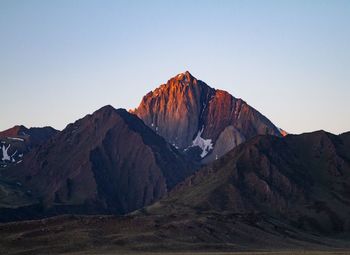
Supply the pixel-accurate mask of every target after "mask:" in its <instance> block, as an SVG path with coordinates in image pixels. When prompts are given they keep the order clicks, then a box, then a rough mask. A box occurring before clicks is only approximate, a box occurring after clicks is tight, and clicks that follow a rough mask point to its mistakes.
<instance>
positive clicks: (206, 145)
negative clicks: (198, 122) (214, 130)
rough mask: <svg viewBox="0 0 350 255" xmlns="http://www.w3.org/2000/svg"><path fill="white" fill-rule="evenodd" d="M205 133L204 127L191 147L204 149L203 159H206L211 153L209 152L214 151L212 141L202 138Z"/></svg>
mask: <svg viewBox="0 0 350 255" xmlns="http://www.w3.org/2000/svg"><path fill="white" fill-rule="evenodd" d="M203 131H204V127H202V129H201V130H200V131H199V132H198V134H197V136H196V138H195V139H194V140H193V142H192V146H191V147H196V146H198V147H199V148H201V149H202V153H201V158H204V157H205V156H206V155H207V154H208V153H209V151H210V150H212V149H213V143H212V140H211V139H204V138H202V133H203Z"/></svg>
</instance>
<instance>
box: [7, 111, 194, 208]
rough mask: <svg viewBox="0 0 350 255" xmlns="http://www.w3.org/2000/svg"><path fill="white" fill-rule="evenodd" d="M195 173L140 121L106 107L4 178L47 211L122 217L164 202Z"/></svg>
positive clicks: (83, 120) (66, 132) (71, 126)
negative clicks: (21, 189) (104, 214)
mask: <svg viewBox="0 0 350 255" xmlns="http://www.w3.org/2000/svg"><path fill="white" fill-rule="evenodd" d="M193 170H194V167H193V166H192V165H191V164H190V163H188V162H187V161H186V160H185V159H184V158H183V157H182V156H181V155H180V154H179V153H178V152H177V151H176V149H175V148H173V147H171V146H170V145H169V144H168V143H166V142H165V140H164V139H163V138H161V137H159V136H158V135H157V134H155V133H154V132H153V131H152V130H150V129H149V128H148V127H147V126H145V125H144V124H143V122H142V121H141V120H140V119H138V118H137V117H136V116H134V115H131V114H129V113H128V112H126V111H125V110H122V109H119V110H115V109H114V108H113V107H111V106H105V107H103V108H101V109H100V110H98V111H96V112H94V113H93V114H92V115H87V116H86V117H84V118H83V119H80V120H78V121H76V122H75V123H73V124H70V125H68V126H67V127H66V128H65V129H64V130H63V131H62V132H61V133H60V134H58V135H57V136H55V137H54V138H53V139H51V140H50V141H49V142H48V143H46V144H44V145H42V146H41V147H39V148H38V149H36V150H34V151H32V152H30V153H29V154H28V155H27V157H26V159H25V160H24V161H23V162H22V163H21V164H18V165H16V166H14V167H11V168H8V169H6V171H5V172H4V174H3V175H4V176H5V177H6V178H7V180H10V181H12V182H19V183H21V186H23V189H26V190H27V191H28V192H29V193H30V196H31V197H33V198H35V199H37V201H38V203H39V205H40V207H42V208H44V211H50V209H52V208H59V209H57V211H59V212H74V210H73V209H74V208H76V209H77V210H79V211H81V212H83V213H96V212H113V213H118V214H123V213H126V212H130V211H133V210H135V209H138V208H141V207H143V206H145V205H149V204H151V203H152V202H154V201H156V200H158V199H160V198H161V197H163V196H164V195H165V194H166V193H167V192H168V191H169V190H170V189H171V188H173V187H174V186H175V185H176V184H177V183H178V182H180V181H182V180H183V179H184V178H185V177H187V176H189V175H190V174H191V173H192V172H193ZM72 208H73V209H72Z"/></svg>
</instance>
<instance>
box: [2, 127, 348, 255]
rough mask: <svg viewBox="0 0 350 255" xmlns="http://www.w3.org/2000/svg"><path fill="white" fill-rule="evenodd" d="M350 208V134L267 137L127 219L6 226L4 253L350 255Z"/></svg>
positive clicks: (69, 219)
mask: <svg viewBox="0 0 350 255" xmlns="http://www.w3.org/2000/svg"><path fill="white" fill-rule="evenodd" d="M349 215H350V132H349V133H345V134H342V135H339V136H336V135H332V134H330V133H327V132H324V131H317V132H313V133H307V134H302V135H287V136H286V137H285V138H283V139H282V138H280V137H276V136H270V135H266V136H257V137H254V138H252V139H249V140H248V141H246V142H245V143H243V144H241V145H239V146H237V147H236V148H235V149H233V150H232V151H230V152H229V153H228V154H227V155H225V156H224V157H222V158H221V159H219V160H216V161H215V162H213V163H211V164H209V165H207V166H205V167H203V168H202V169H201V170H199V171H197V172H196V173H195V174H193V175H192V176H190V177H188V178H187V179H186V180H185V181H183V182H181V183H180V184H178V185H177V186H176V187H175V188H174V189H172V191H171V192H170V193H169V195H168V197H165V198H164V199H162V200H160V201H158V202H156V203H154V204H152V205H150V206H148V207H146V208H143V209H141V210H138V211H136V212H133V213H130V214H128V215H126V216H119V217H116V216H61V217H55V218H50V219H45V220H40V221H28V222H16V223H8V224H2V225H0V251H2V252H9V253H10V254H24V253H26V254H27V253H28V252H31V251H32V253H33V254H38V253H39V254H47V253H49V252H51V253H63V252H80V253H89V254H90V253H91V254H106V253H108V254H109V253H113V254H114V253H116V254H129V253H131V254H133V252H134V253H137V252H138V251H142V252H148V251H150V252H154V251H156V252H160V253H161V252H170V251H174V252H183V253H185V252H187V253H191V254H192V253H193V254H195V253H196V252H199V251H202V252H221V251H222V252H237V251H239V252H240V251H250V252H252V253H249V254H253V253H254V254H255V251H262V252H263V253H264V254H265V253H268V252H271V251H274V254H275V252H276V254H287V253H288V254H306V253H307V254H309V253H308V251H309V250H313V251H314V252H310V254H331V253H332V254H333V253H336V254H349V252H348V251H349V249H350V247H349V246H350V245H349V244H350V242H349V235H348V233H349V230H350V218H349ZM320 250H322V251H329V253H323V252H320ZM253 251H254V252H253ZM281 251H282V252H281ZM284 251H288V252H284ZM306 251H307V252H306ZM343 251H344V252H343ZM279 252H281V253H279ZM247 254H248V253H247ZM259 254H260V253H259Z"/></svg>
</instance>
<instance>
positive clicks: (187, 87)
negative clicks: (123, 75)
mask: <svg viewBox="0 0 350 255" xmlns="http://www.w3.org/2000/svg"><path fill="white" fill-rule="evenodd" d="M132 112H133V113H134V114H136V115H137V116H138V117H139V118H141V119H142V120H143V121H144V122H145V124H146V125H148V126H149V127H151V128H152V129H153V130H154V131H155V132H157V133H158V134H160V135H161V136H163V137H165V138H166V140H167V141H168V142H169V143H171V144H172V145H174V146H175V147H177V148H179V149H181V150H185V151H190V152H191V153H192V152H193V153H194V155H197V156H198V159H203V158H205V161H213V160H215V159H217V158H219V157H221V156H222V155H224V154H225V153H226V152H228V151H229V150H231V149H233V148H234V147H235V146H237V145H238V144H240V143H242V142H243V141H245V140H246V139H248V138H250V137H253V136H255V135H258V134H272V135H277V136H281V133H280V131H279V129H278V128H277V127H275V126H274V125H273V124H272V123H271V121H269V120H268V119H267V118H266V117H265V116H263V115H262V114H260V113H259V112H258V111H256V110H255V109H254V108H252V107H250V106H249V105H248V104H247V103H246V102H244V101H243V100H241V99H238V98H235V97H233V96H232V95H230V94H229V93H228V92H226V91H223V90H216V89H214V88H211V87H210V86H208V85H207V84H206V83H205V82H203V81H201V80H198V79H196V78H195V77H193V76H192V75H191V74H190V72H188V71H186V72H184V73H180V74H178V75H176V76H174V77H172V78H171V79H170V80H168V82H167V83H166V84H163V85H161V86H160V87H158V88H157V89H155V90H154V91H152V92H150V93H148V94H147V95H146V96H144V97H143V99H142V101H141V103H140V105H139V107H138V108H136V109H135V110H134V111H132Z"/></svg>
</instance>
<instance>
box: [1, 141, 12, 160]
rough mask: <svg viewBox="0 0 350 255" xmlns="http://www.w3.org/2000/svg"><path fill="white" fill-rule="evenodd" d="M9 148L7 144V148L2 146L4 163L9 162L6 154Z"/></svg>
mask: <svg viewBox="0 0 350 255" xmlns="http://www.w3.org/2000/svg"><path fill="white" fill-rule="evenodd" d="M10 146H11V144H9V145H8V146H7V147H5V145H2V161H5V160H8V161H11V158H10V156H9V155H8V153H7V152H8V149H9V148H10Z"/></svg>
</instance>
